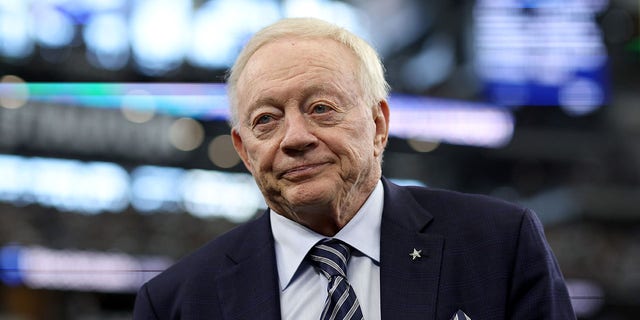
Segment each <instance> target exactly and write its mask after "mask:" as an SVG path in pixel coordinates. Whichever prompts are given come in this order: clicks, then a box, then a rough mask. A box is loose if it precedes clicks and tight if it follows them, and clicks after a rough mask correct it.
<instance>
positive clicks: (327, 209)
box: [272, 179, 378, 237]
mask: <svg viewBox="0 0 640 320" xmlns="http://www.w3.org/2000/svg"><path fill="white" fill-rule="evenodd" d="M377 183H378V180H377V179H376V180H374V181H372V182H370V183H367V184H366V185H360V192H356V191H355V190H353V192H347V193H346V194H345V195H344V196H343V197H338V198H337V199H334V200H333V201H331V202H330V203H322V204H313V205H308V206H302V207H300V206H298V207H295V208H288V207H287V208H283V207H281V208H278V209H279V210H277V211H276V212H278V213H280V214H281V215H282V216H284V217H286V218H288V219H290V220H293V221H295V222H297V223H299V224H301V225H303V226H305V227H307V228H309V229H311V230H313V231H315V232H317V233H319V234H322V235H324V236H327V237H333V236H334V235H336V234H337V233H338V232H339V231H340V230H342V228H343V227H344V226H346V225H347V223H349V221H351V219H353V217H355V215H356V214H357V213H358V211H359V210H360V208H361V207H362V205H363V204H364V203H365V202H366V201H367V199H368V198H369V196H370V195H371V193H372V192H373V190H374V189H375V187H376V184H377ZM272 208H273V207H272Z"/></svg>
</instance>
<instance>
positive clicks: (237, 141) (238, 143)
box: [231, 128, 253, 174]
mask: <svg viewBox="0 0 640 320" xmlns="http://www.w3.org/2000/svg"><path fill="white" fill-rule="evenodd" d="M231 140H232V141H233V148H234V149H236V152H237V153H238V155H239V156H240V159H242V162H243V163H244V166H245V167H246V168H247V170H249V172H251V174H253V168H252V167H251V163H250V162H249V157H248V156H247V149H245V147H244V142H243V141H242V136H240V133H239V132H238V129H237V128H232V129H231Z"/></svg>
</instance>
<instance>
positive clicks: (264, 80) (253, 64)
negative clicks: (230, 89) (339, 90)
mask: <svg viewBox="0 0 640 320" xmlns="http://www.w3.org/2000/svg"><path fill="white" fill-rule="evenodd" d="M358 65H359V64H358V61H357V58H356V55H355V54H354V53H353V52H352V51H351V49H349V48H348V47H347V46H345V45H344V44H342V43H340V42H337V41H335V40H332V39H328V38H311V39H306V38H305V39H299V38H283V39H278V40H274V41H272V42H269V43H267V44H265V45H263V46H262V47H260V48H259V49H258V50H257V51H256V52H255V53H254V54H253V55H252V56H251V58H250V59H249V61H248V62H247V64H246V66H245V68H244V70H243V71H242V73H241V75H240V77H239V78H238V83H237V88H238V94H239V95H240V96H242V95H244V94H246V93H248V92H251V91H255V90H256V89H259V88H260V87H262V86H266V87H273V86H274V85H277V86H279V85H286V84H298V85H303V84H305V83H308V82H309V81H318V82H321V81H330V82H352V81H353V80H355V78H356V76H357V67H358ZM316 85H317V83H316Z"/></svg>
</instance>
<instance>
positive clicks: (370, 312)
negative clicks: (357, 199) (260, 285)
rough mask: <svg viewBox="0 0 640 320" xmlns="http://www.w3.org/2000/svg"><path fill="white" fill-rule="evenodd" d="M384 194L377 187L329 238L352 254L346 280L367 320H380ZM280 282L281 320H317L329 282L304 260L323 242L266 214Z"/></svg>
mask: <svg viewBox="0 0 640 320" xmlns="http://www.w3.org/2000/svg"><path fill="white" fill-rule="evenodd" d="M383 202H384V191H383V187H382V182H381V181H378V184H377V185H376V187H375V189H374V190H373V192H372V193H371V195H370V196H369V198H368V199H367V201H366V202H365V203H364V204H363V205H362V207H361V208H360V210H358V212H357V213H356V215H355V216H354V217H353V218H352V219H351V221H349V223H348V224H347V225H346V226H344V227H343V228H342V229H341V230H340V231H339V232H338V233H337V234H336V235H335V236H334V237H333V238H335V239H339V240H341V241H343V242H345V243H348V244H349V245H350V246H352V247H353V248H355V250H352V254H351V259H350V260H349V266H348V267H347V278H348V281H349V283H350V284H351V286H352V287H353V290H354V291H355V292H356V296H357V297H358V301H359V302H360V307H361V308H362V314H363V315H364V318H365V319H367V320H376V319H380V224H381V222H382V207H383ZM269 218H270V219H271V232H272V233H273V237H274V239H275V249H276V262H277V265H278V277H279V281H280V310H281V312H282V319H310V320H318V319H320V314H321V313H322V308H323V306H324V302H325V300H326V298H327V278H325V277H324V276H323V275H322V274H321V273H320V272H318V271H316V269H315V268H314V267H313V266H312V265H311V264H310V263H309V262H308V261H306V260H304V258H305V256H306V255H307V253H308V252H309V250H310V249H311V248H312V247H313V246H314V245H315V244H316V243H317V242H318V241H320V240H322V239H325V238H327V237H325V236H323V235H321V234H319V233H316V232H315V231H312V230H311V229H308V228H307V227H304V226H302V225H300V224H298V223H297V222H294V221H292V220H289V219H288V218H285V217H283V216H281V215H279V214H277V213H276V212H274V211H273V210H271V212H270V216H269Z"/></svg>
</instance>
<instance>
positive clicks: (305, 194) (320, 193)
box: [283, 182, 337, 207]
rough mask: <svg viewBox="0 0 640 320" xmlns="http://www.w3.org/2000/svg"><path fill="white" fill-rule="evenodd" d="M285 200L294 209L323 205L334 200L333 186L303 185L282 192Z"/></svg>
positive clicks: (317, 183)
mask: <svg viewBox="0 0 640 320" xmlns="http://www.w3.org/2000/svg"><path fill="white" fill-rule="evenodd" d="M283 194H284V195H285V199H286V200H287V202H289V203H290V204H291V205H292V206H294V207H306V206H313V205H323V204H327V203H331V202H332V201H334V200H336V198H337V197H336V196H337V189H336V186H335V184H327V183H319V182H314V183H303V184H299V185H296V186H291V187H289V188H287V190H284V192H283Z"/></svg>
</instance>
